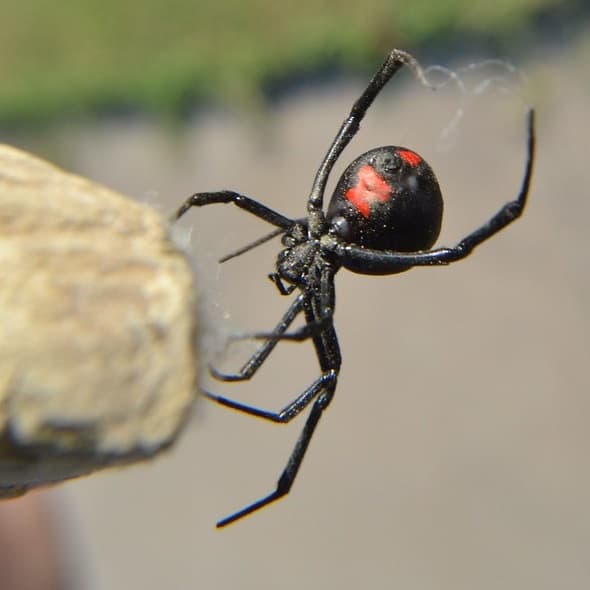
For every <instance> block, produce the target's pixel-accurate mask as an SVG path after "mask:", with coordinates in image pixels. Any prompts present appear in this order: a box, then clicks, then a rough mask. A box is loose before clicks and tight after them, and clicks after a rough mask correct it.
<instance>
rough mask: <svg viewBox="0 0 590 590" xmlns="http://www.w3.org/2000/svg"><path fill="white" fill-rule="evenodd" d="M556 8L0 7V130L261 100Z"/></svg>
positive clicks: (373, 2)
mask: <svg viewBox="0 0 590 590" xmlns="http://www.w3.org/2000/svg"><path fill="white" fill-rule="evenodd" d="M558 4H563V2H559V0H494V1H489V0H486V1H485V2H484V1H477V0H428V1H427V0H410V1H405V2H401V1H398V0H390V1H385V0H354V1H353V0H297V1H296V2H293V1H291V0H288V1H281V0H217V1H215V0H102V1H100V2H99V1H98V0H57V1H56V0H5V1H4V2H3V6H2V11H1V17H0V80H1V85H0V123H3V124H7V123H8V124H26V125H38V124H41V123H46V122H49V121H52V120H55V119H61V118H64V117H78V116H88V115H90V116H92V115H96V114H100V113H101V112H105V111H109V110H113V109H125V108H130V109H140V110H143V111H146V112H153V113H157V114H164V115H178V114H181V113H183V112H185V111H186V109H187V108H189V107H190V106H191V105H194V104H195V102H196V101H198V100H213V101H218V100H222V101H225V102H230V103H241V104H244V103H248V102H249V101H256V100H259V99H260V97H261V96H262V89H263V88H264V86H265V84H266V83H268V82H269V81H271V80H276V79H283V78H285V77H287V74H288V73H290V72H298V73H301V72H302V71H311V70H313V69H314V68H318V67H321V66H323V65H326V64H330V65H340V66H343V67H354V68H359V67H366V66H367V65H368V64H371V63H372V64H374V62H375V61H376V60H378V59H380V58H381V57H382V55H383V54H384V53H385V51H386V50H387V49H388V48H390V47H394V46H397V47H403V48H406V49H410V50H411V49H413V48H415V47H420V46H424V45H427V44H428V43H432V42H436V41H439V42H440V40H443V39H445V38H449V37H453V36H461V35H469V36H471V37H474V36H475V37H477V36H478V35H480V36H482V38H485V39H486V40H492V41H494V42H497V43H502V42H503V40H506V39H509V38H510V37H511V36H513V35H515V34H517V33H518V32H519V31H521V30H522V29H523V27H525V25H526V23H527V22H528V20H529V19H530V17H531V16H532V15H535V14H537V13H538V12H539V11H546V10H549V9H551V8H554V7H555V6H557V5H558Z"/></svg>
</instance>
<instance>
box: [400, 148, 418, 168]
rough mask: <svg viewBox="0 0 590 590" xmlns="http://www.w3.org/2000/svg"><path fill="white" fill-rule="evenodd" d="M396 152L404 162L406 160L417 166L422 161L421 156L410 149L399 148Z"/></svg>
mask: <svg viewBox="0 0 590 590" xmlns="http://www.w3.org/2000/svg"><path fill="white" fill-rule="evenodd" d="M398 154H399V155H400V157H401V159H402V160H404V162H407V163H408V164H409V165H410V166H412V167H414V166H418V164H420V162H421V161H422V158H421V157H420V156H419V155H418V154H417V153H416V152H411V151H410V150H399V152H398Z"/></svg>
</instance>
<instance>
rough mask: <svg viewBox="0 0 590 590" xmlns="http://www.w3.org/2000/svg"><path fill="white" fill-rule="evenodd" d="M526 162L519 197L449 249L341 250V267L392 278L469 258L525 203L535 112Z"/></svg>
mask: <svg viewBox="0 0 590 590" xmlns="http://www.w3.org/2000/svg"><path fill="white" fill-rule="evenodd" d="M527 130H528V135H527V160H526V165H525V172H524V177H523V180H522V186H521V188H520V191H519V193H518V196H517V197H516V199H514V200H513V201H509V202H508V203H506V204H505V205H504V206H503V207H502V208H501V209H500V210H499V211H498V212H497V213H496V214H495V215H493V216H492V217H491V218H490V219H489V220H488V221H487V222H486V223H484V224H483V225H482V226H480V227H478V228H477V229H476V230H475V231H473V232H471V233H470V234H468V235H467V236H465V237H464V238H463V239H462V240H461V241H460V242H459V243H458V244H457V245H456V246H454V247H452V248H437V249H434V250H429V251H427V252H413V253H412V252H408V253H404V252H383V251H380V250H370V249H363V248H359V247H358V246H344V247H342V248H341V250H340V251H339V254H340V256H341V261H342V264H343V266H345V267H346V268H350V269H353V270H356V271H357V272H361V273H362V272H363V270H365V272H366V274H393V273H396V272H400V271H402V270H406V269H408V268H410V267H412V266H431V265H441V264H450V263H451V262H455V261H457V260H461V259H463V258H465V257H466V256H469V254H471V252H472V251H473V249H474V248H475V247H476V246H478V245H479V244H481V243H482V242H485V241H486V240H488V239H489V238H491V237H492V236H494V235H495V234H497V233H498V232H499V231H500V230H501V229H503V228H505V227H506V226H507V225H509V224H510V223H512V222H513V221H514V220H515V219H517V218H518V217H520V215H521V214H522V212H523V210H524V207H525V205H526V202H527V197H528V194H529V189H530V184H531V177H532V173H533V164H534V160H535V112H534V110H530V111H529V112H528V115H527Z"/></svg>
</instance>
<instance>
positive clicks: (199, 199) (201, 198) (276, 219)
mask: <svg viewBox="0 0 590 590" xmlns="http://www.w3.org/2000/svg"><path fill="white" fill-rule="evenodd" d="M214 203H233V204H234V205H236V206H237V207H239V208H240V209H244V210H245V211H248V213H251V214H252V215H255V216H256V217H259V218H260V219H263V220H264V221H267V222H268V223H270V224H272V225H276V226H277V227H280V228H283V229H289V228H290V227H292V226H293V224H294V223H295V222H294V221H293V220H292V219H289V218H288V217H285V216H284V215H281V214H280V213H277V212H276V211H273V210H272V209H269V208H268V207H267V206H266V205H263V204H262V203H259V202H258V201H255V200H254V199H251V198H250V197H246V196H244V195H241V194H239V193H236V192H234V191H216V192H212V193H195V194H194V195H191V196H190V197H189V198H188V199H187V200H186V201H185V202H184V203H183V204H182V205H181V206H180V207H179V208H178V210H177V211H176V213H174V215H172V217H171V218H170V221H172V222H174V221H176V220H177V219H179V218H180V217H182V216H183V215H184V214H185V213H186V212H187V211H188V210H189V209H190V208H191V207H204V206H205V205H212V204H214ZM273 237H274V236H273ZM269 239H270V238H269Z"/></svg>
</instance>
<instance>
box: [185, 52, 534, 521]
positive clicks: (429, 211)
mask: <svg viewBox="0 0 590 590" xmlns="http://www.w3.org/2000/svg"><path fill="white" fill-rule="evenodd" d="M404 65H406V66H409V67H410V68H412V69H413V70H414V71H415V72H416V73H417V74H418V75H419V77H421V78H422V80H424V75H423V72H422V70H421V69H420V66H419V65H418V63H417V62H416V60H415V59H414V58H413V57H412V56H411V55H409V54H408V53H406V52H404V51H400V50H398V49H394V50H393V51H392V52H391V53H390V54H389V55H388V56H387V59H386V60H385V62H384V63H383V65H382V66H381V67H380V68H379V70H378V71H377V73H376V74H375V75H374V76H373V78H372V79H371V81H370V82H369V84H368V86H367V88H366V89H365V91H364V92H363V94H362V95H361V96H360V98H359V99H358V100H357V101H356V102H355V103H354V104H353V106H352V109H351V111H350V113H349V115H348V116H347V118H346V119H345V120H344V122H343V123H342V126H341V127H340V130H339V131H338V133H337V135H336V137H335V138H334V140H333V142H332V145H331V146H330V148H329V149H328V152H327V153H326V155H325V156H324V159H323V161H322V163H321V165H320V167H319V169H318V171H317V173H316V176H315V179H314V182H313V185H312V188H311V191H310V194H309V197H308V200H307V217H305V218H302V219H289V218H288V217H285V216H283V215H281V214H280V213H277V212H276V211H273V210H272V209H269V208H268V207H266V206H265V205H263V204H261V203H259V202H258V201H255V200H253V199H251V198H249V197H246V196H244V195H241V194H239V193H235V192H233V191H218V192H208V193H196V194H194V195H192V196H191V197H189V198H188V199H187V200H186V201H185V203H184V204H183V205H182V206H181V207H180V208H179V209H178V211H177V212H176V214H175V215H174V216H173V219H174V220H176V219H178V218H179V217H181V216H182V215H184V213H186V211H187V210H188V209H190V208H191V207H202V206H204V205H209V204H212V203H233V204H234V205H236V206H238V207H240V208H241V209H244V210H245V211H247V212H249V213H251V214H253V215H255V216H257V217H259V218H260V219H262V220H264V221H266V222H268V223H270V224H271V225H274V226H275V227H276V228H277V229H276V230H275V231H273V232H272V233H271V234H269V235H268V236H266V237H264V238H262V239H261V240H258V241H257V242H255V243H254V244H252V245H250V246H248V247H246V248H243V249H241V250H239V251H238V252H235V253H234V254H232V255H230V256H228V257H226V258H224V259H223V261H225V260H228V259H229V258H231V257H233V256H235V255H238V254H241V253H243V252H245V251H246V250H247V249H250V248H251V247H253V246H256V245H258V244H260V243H262V242H263V241H266V240H267V239H270V238H272V237H275V236H278V235H282V236H283V246H284V248H283V249H282V250H281V252H280V253H279V256H278V259H277V265H276V271H275V272H274V273H272V274H271V275H269V276H270V278H271V279H272V281H273V282H274V283H275V285H276V286H277V288H278V289H279V292H280V293H281V294H282V295H289V294H291V293H293V292H294V291H299V293H298V294H297V295H296V296H295V298H294V299H293V301H292V303H291V305H290V307H289V308H288V310H287V312H286V313H285V314H284V316H283V317H282V318H281V320H280V321H279V323H278V324H277V326H276V327H275V328H274V330H272V331H271V332H269V333H262V334H261V333H258V334H254V335H253V336H254V337H255V338H258V339H262V340H264V343H263V344H262V346H261V347H260V348H259V349H258V351H257V352H256V353H255V354H254V355H253V356H252V357H251V358H250V359H249V360H248V361H247V362H246V363H245V364H244V366H243V367H242V368H241V369H240V371H238V372H237V373H235V374H224V373H220V372H219V371H216V370H215V369H212V370H211V372H212V374H213V376H214V377H216V378H217V379H220V380H223V381H243V380H246V379H250V378H251V377H252V376H253V375H254V373H256V371H257V370H258V369H259V367H260V366H261V365H262V363H264V361H265V360H266V358H267V357H268V355H269V354H270V353H271V352H272V350H273V349H274V347H275V346H276V344H277V343H278V342H279V341H280V340H284V339H292V340H293V339H294V340H305V339H307V338H311V340H312V342H313V345H314V348H315V351H316V355H317V358H318V362H319V366H320V376H319V377H318V378H317V379H316V380H315V381H314V382H313V383H312V384H311V385H310V386H309V387H308V388H307V389H305V391H303V392H302V393H300V394H298V395H297V396H296V397H295V399H294V400H293V401H292V402H291V403H289V404H288V405H287V406H285V408H283V409H282V410H281V411H279V412H272V411H267V410H262V409H260V408H256V407H254V406H249V405H246V404H242V403H240V402H237V401H234V400H231V399H229V398H226V397H223V396H220V395H215V394H212V393H209V392H205V391H204V392H203V393H204V395H205V396H207V397H208V398H209V399H211V400H213V401H215V402H217V403H219V404H221V405H224V406H227V407H229V408H233V409H235V410H239V411H241V412H244V413H246V414H250V415H252V416H257V417H259V418H263V419H266V420H271V421H273V422H281V423H284V422H289V421H290V420H291V419H293V418H295V417H296V416H297V415H298V414H299V413H301V412H302V411H303V410H304V409H305V408H306V407H307V406H309V405H310V404H312V407H311V411H310V413H309V415H308V417H307V420H306V422H305V425H304V427H303V430H302V432H301V434H300V435H299V439H298V441H297V443H296V445H295V448H294V449H293V452H292V453H291V456H290V458H289V460H288V462H287V466H286V467H285V469H284V471H283V473H282V474H281V476H280V478H279V481H278V483H277V487H276V489H275V490H274V491H273V492H271V493H270V494H268V495H267V496H264V497H263V498H261V499H260V500H258V501H257V502H254V503H252V504H249V505H248V506H246V507H245V508H243V509H242V510H239V511H238V512H235V513H234V514H232V515H230V516H228V517H227V518H224V519H223V520H221V521H219V522H218V523H217V526H218V527H222V526H225V525H227V524H230V523H232V522H234V521H236V520H238V519H240V518H242V517H244V516H246V515H247V514H250V513H252V512H254V511H255V510H258V509H260V508H262V507H263V506H266V505H268V504H270V503H271V502H273V501H275V500H278V499H279V498H281V497H282V496H284V495H286V494H287V493H288V492H289V490H290V489H291V486H292V485H293V482H294V481H295V477H296V476H297V472H298V471H299V467H300V466H301V462H302V460H303V457H304V455H305V452H306V450H307V447H308V445H309V442H310V440H311V437H312V435H313V432H314V430H315V428H316V426H317V424H318V422H319V419H320V417H321V416H322V413H323V411H324V410H325V409H326V408H327V406H328V404H329V403H330V401H331V399H332V397H333V395H334V391H335V390H336V381H337V378H338V373H339V371H340V364H341V357H340V347H339V345H338V338H337V335H336V330H335V328H334V307H335V295H334V275H335V274H336V272H338V270H339V269H340V268H341V267H344V268H346V269H348V270H351V271H354V272H357V273H360V274H395V273H399V272H402V271H405V270H408V269H410V268H412V267H414V266H430V265H441V264H449V263H451V262H454V261H456V260H460V259H462V258H465V257H466V256H468V255H469V254H470V253H471V251H472V250H473V249H474V248H475V247H476V246H477V245H479V244H481V243H482V242H483V241H485V240H487V239H488V238H491V237H492V236H493V235H494V234H496V233H497V232H498V231H500V230H501V229H502V228H504V227H505V226H507V225H508V224H509V223H511V222H512V221H514V219H516V218H517V217H518V216H519V215H520V214H521V213H522V211H523V209H524V206H525V204H526V200H527V196H528V192H529V186H530V181H531V176H532V171H533V160H534V147H535V133H534V113H533V111H532V110H531V111H529V114H528V118H527V125H528V127H527V129H528V141H527V159H526V164H525V172H524V178H523V181H522V186H521V188H520V191H519V193H518V195H517V197H516V199H514V200H513V201H509V202H508V203H506V204H505V205H504V206H503V207H502V208H501V209H500V210H499V211H498V212H497V213H496V214H495V215H494V216H492V217H491V218H490V219H489V220H488V221H487V222H486V223H484V224H483V225H482V226H481V227H479V228H477V229H476V230H475V231H473V232H472V233H470V234H468V235H467V236H466V237H464V238H463V239H462V240H461V241H460V242H459V243H458V244H457V245H456V246H454V247H451V248H437V249H434V250H429V248H431V247H432V246H433V244H434V242H435V241H436V239H437V237H438V234H439V232H440V226H441V221H442V213H443V201H442V196H441V192H440V189H439V186H438V182H437V180H436V177H435V176H434V173H433V172H432V169H431V168H430V166H429V165H428V164H427V163H426V162H425V161H424V159H423V158H422V157H421V156H419V155H418V154H417V153H416V152H414V151H412V150H410V149H407V148H403V147H396V146H385V147H380V148H376V149H373V150H370V151H368V152H366V153H365V154H363V155H361V156H359V157H358V158H357V159H356V160H354V161H353V162H352V163H351V164H350V165H349V166H348V168H347V169H346V170H345V171H344V173H343V175H342V177H341V179H340V181H339V182H338V184H337V185H336V189H335V191H334V194H333V196H332V199H331V201H330V204H329V206H328V211H327V213H325V212H324V210H323V198H324V191H325V188H326V182H327V180H328V176H329V174H330V172H331V170H332V167H333V166H334V163H335V162H336V160H337V159H338V157H339V156H340V154H341V153H342V150H343V149H344V148H345V147H346V146H347V145H348V143H349V142H350V140H351V139H352V138H353V136H354V135H355V134H356V132H357V131H358V129H359V126H360V122H361V120H362V119H363V117H364V116H365V114H366V112H367V110H368V109H369V107H370V106H371V104H372V103H373V100H374V99H375V97H376V96H377V95H378V94H379V92H380V91H381V89H382V88H383V87H384V86H385V84H386V83H387V82H388V81H389V80H390V79H391V77H392V76H393V75H394V74H395V73H396V72H397V71H398V70H399V69H400V68H401V67H402V66H404ZM300 314H303V316H304V318H305V325H304V326H303V328H301V329H300V330H297V331H295V332H291V333H288V332H287V330H288V328H289V326H290V325H291V324H292V323H293V321H294V320H295V318H297V317H298V316H299V315H300Z"/></svg>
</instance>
